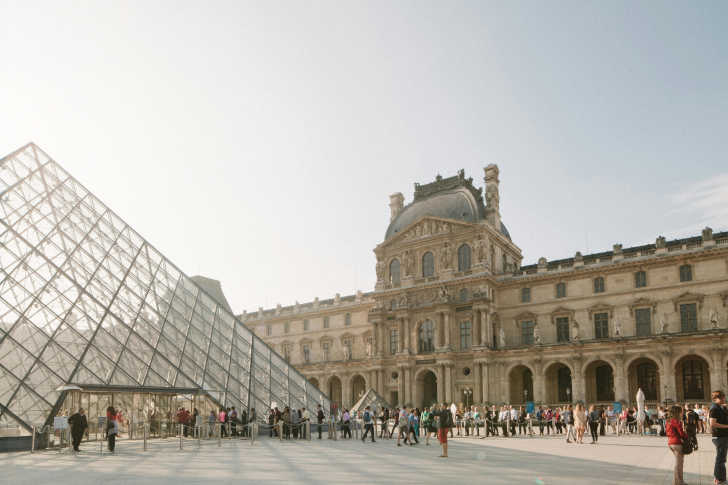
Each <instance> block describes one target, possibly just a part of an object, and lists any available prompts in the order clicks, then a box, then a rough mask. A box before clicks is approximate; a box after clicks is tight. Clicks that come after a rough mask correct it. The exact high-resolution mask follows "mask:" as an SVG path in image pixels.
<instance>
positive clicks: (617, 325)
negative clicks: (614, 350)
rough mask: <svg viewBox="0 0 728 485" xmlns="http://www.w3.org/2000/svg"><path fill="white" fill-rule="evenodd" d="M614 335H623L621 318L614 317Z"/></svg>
mask: <svg viewBox="0 0 728 485" xmlns="http://www.w3.org/2000/svg"><path fill="white" fill-rule="evenodd" d="M614 336H615V337H621V336H622V321H621V320H620V319H619V318H615V319H614Z"/></svg>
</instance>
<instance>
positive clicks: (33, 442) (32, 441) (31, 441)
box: [30, 426, 35, 453]
mask: <svg viewBox="0 0 728 485" xmlns="http://www.w3.org/2000/svg"><path fill="white" fill-rule="evenodd" d="M33 451H35V426H33V437H32V438H31V439H30V452H31V453H33Z"/></svg>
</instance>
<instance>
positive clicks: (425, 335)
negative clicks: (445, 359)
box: [417, 320, 435, 354]
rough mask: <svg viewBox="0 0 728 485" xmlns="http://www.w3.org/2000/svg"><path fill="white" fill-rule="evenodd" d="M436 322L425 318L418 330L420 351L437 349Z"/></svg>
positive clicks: (425, 351) (418, 347)
mask: <svg viewBox="0 0 728 485" xmlns="http://www.w3.org/2000/svg"><path fill="white" fill-rule="evenodd" d="M434 337H435V324H433V323H432V321H431V320H425V321H424V322H423V323H422V325H420V329H419V331H418V332H417V349H418V351H419V353H421V354H423V353H427V352H433V351H434V350H435V343H434Z"/></svg>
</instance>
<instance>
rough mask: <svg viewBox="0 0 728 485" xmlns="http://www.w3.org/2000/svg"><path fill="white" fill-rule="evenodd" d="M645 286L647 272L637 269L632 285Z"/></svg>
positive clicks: (636, 286)
mask: <svg viewBox="0 0 728 485" xmlns="http://www.w3.org/2000/svg"><path fill="white" fill-rule="evenodd" d="M645 286H647V273H645V272H644V271H637V272H636V273H635V274H634V287H635V288H644V287H645Z"/></svg>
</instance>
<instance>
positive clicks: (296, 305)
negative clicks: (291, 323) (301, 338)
mask: <svg viewBox="0 0 728 485" xmlns="http://www.w3.org/2000/svg"><path fill="white" fill-rule="evenodd" d="M293 311H294V312H296V313H299V312H300V311H301V304H300V303H298V300H296V304H295V305H294V307H293Z"/></svg>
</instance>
